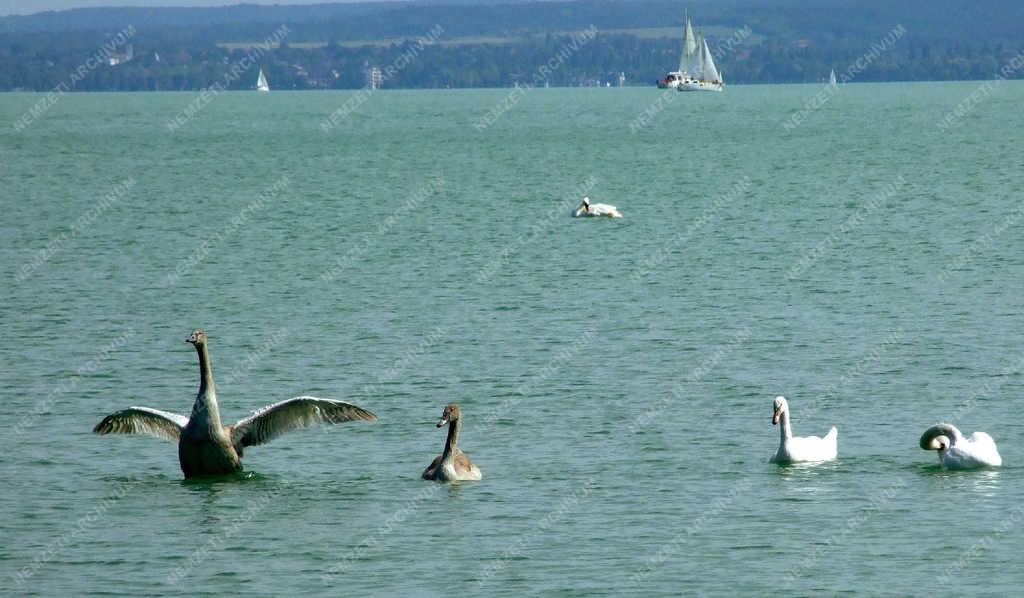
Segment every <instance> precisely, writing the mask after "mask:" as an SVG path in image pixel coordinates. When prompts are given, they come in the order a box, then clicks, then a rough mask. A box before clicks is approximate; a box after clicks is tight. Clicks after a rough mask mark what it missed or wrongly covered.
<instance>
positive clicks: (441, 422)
mask: <svg viewBox="0 0 1024 598" xmlns="http://www.w3.org/2000/svg"><path fill="white" fill-rule="evenodd" d="M446 423H448V416H447V415H442V416H441V419H439V420H437V427H438V428H440V427H441V426H443V425H445V424H446Z"/></svg>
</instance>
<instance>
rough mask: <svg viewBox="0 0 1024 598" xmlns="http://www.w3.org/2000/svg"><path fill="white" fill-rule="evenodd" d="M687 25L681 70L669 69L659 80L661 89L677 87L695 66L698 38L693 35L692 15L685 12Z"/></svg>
mask: <svg viewBox="0 0 1024 598" xmlns="http://www.w3.org/2000/svg"><path fill="white" fill-rule="evenodd" d="M684 15H685V16H684V20H685V21H686V25H685V26H684V28H683V52H682V54H680V55H679V70H675V71H669V73H668V74H667V75H665V78H664V79H661V80H660V81H658V88H659V89H675V88H678V87H679V84H680V83H682V82H683V81H685V80H686V79H689V78H690V73H689V70H690V69H691V68H693V67H694V66H695V59H696V55H697V38H696V37H695V36H694V35H693V26H692V25H691V24H690V15H689V14H686V13H684Z"/></svg>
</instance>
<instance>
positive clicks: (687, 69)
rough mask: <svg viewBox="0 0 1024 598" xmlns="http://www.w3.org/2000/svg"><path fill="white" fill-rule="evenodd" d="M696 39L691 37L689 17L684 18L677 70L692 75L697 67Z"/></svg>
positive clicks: (691, 30)
mask: <svg viewBox="0 0 1024 598" xmlns="http://www.w3.org/2000/svg"><path fill="white" fill-rule="evenodd" d="M697 61H698V56H697V38H696V37H694V35H693V26H692V25H690V17H689V16H687V17H686V33H685V35H683V55H682V56H680V57H679V70H680V71H681V72H684V73H690V74H693V73H694V72H696V70H697V67H698V62H697Z"/></svg>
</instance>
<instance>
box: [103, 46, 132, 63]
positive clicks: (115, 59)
mask: <svg viewBox="0 0 1024 598" xmlns="http://www.w3.org/2000/svg"><path fill="white" fill-rule="evenodd" d="M132 58H135V53H134V52H133V51H132V45H131V44H128V47H127V48H125V51H124V53H118V52H111V53H110V54H109V55H107V63H108V64H110V66H117V65H119V64H124V63H125V62H130V61H131V59H132Z"/></svg>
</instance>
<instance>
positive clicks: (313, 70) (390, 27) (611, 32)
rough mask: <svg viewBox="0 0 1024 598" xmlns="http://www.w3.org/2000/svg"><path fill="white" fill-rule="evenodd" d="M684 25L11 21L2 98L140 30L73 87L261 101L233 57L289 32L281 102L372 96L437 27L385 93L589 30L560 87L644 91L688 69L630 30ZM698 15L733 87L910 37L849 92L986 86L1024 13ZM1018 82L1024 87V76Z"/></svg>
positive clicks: (482, 76)
mask: <svg viewBox="0 0 1024 598" xmlns="http://www.w3.org/2000/svg"><path fill="white" fill-rule="evenodd" d="M830 5H831V6H830ZM811 7H813V9H812V8H811ZM822 7H825V8H822ZM680 9H681V6H680V5H679V4H678V2H665V1H663V0H637V1H630V2H627V1H611V0H580V1H577V2H545V3H536V4H530V5H529V6H528V7H527V6H524V5H522V4H491V5H472V6H449V5H432V4H422V3H417V4H411V5H410V4H403V5H394V4H388V3H383V4H350V5H310V6H274V7H259V6H236V7H228V8H218V9H130V8H118V9H82V10H76V11H66V12H60V13H44V14H41V15H33V16H29V17H7V18H3V19H0V90H17V89H23V90H38V91H45V90H51V89H54V88H55V87H56V86H58V85H60V84H61V83H62V82H66V81H67V79H68V77H69V74H70V73H72V72H74V71H75V70H76V69H77V68H79V66H80V65H81V64H82V62H83V61H84V60H86V59H87V58H88V57H89V56H91V55H94V54H95V52H96V50H97V48H99V47H101V46H102V45H103V44H104V43H105V42H107V41H108V40H109V38H110V36H111V35H112V34H113V33H114V32H115V31H116V30H118V29H121V28H122V27H123V26H125V25H129V24H130V25H131V26H133V27H134V28H135V30H137V33H136V34H135V36H134V37H133V39H132V40H131V59H130V60H128V61H124V62H121V63H120V64H116V65H113V66H112V65H110V64H102V65H100V66H98V67H97V68H94V69H91V70H90V72H89V73H88V76H86V77H84V78H83V79H81V80H80V81H76V82H75V85H74V88H73V90H74V91H82V90H123V91H136V90H198V89H203V88H207V87H209V86H211V85H213V84H215V83H217V82H224V81H225V80H228V79H230V80H231V83H230V86H231V87H233V88H237V89H243V88H251V87H253V85H254V84H255V80H256V70H257V69H252V70H253V72H251V73H248V74H247V75H248V76H243V77H240V78H231V77H227V74H228V73H229V72H230V71H231V68H232V66H233V65H235V64H236V63H238V62H239V61H240V60H242V59H243V57H244V56H246V54H247V52H248V51H249V48H247V47H244V46H233V45H231V44H232V43H235V44H253V43H258V42H260V41H261V40H263V39H264V38H266V37H267V35H268V34H269V33H270V32H272V31H274V30H275V29H276V28H277V27H279V26H280V25H281V24H283V23H287V27H288V30H289V31H290V34H289V35H288V36H287V38H286V39H285V40H284V42H283V43H282V44H281V45H280V46H279V47H275V48H270V49H268V50H267V51H266V52H261V53H260V59H259V64H258V66H259V67H261V68H263V70H264V72H266V74H267V77H268V78H269V79H270V83H271V86H272V87H273V88H277V89H316V88H326V89H347V88H358V87H362V86H364V85H365V84H366V83H367V73H368V72H369V70H370V69H371V68H372V67H375V66H376V67H379V68H382V69H383V68H385V67H386V66H387V65H389V64H393V63H394V62H395V61H396V60H398V58H399V57H400V56H401V55H403V53H406V52H408V50H409V48H410V46H411V45H412V44H415V43H416V39H417V38H419V37H421V36H423V35H425V34H426V33H427V32H428V31H430V30H432V28H436V27H438V26H441V27H442V28H443V31H444V35H443V36H442V37H441V38H440V39H439V40H438V41H437V42H436V43H432V44H430V45H427V46H425V47H423V48H422V50H419V51H417V52H416V58H415V60H412V61H409V62H408V64H404V65H403V67H402V68H401V69H400V70H398V72H397V73H396V74H395V75H394V76H393V77H391V78H389V79H388V80H387V81H385V83H384V87H385V88H387V87H391V88H438V87H495V86H510V85H513V84H515V83H517V82H523V81H528V80H531V79H532V78H533V75H534V73H535V72H536V71H537V69H538V68H539V67H540V65H542V64H544V63H546V62H547V61H548V60H549V59H551V57H552V56H555V55H556V53H558V52H559V50H560V49H561V48H562V47H563V46H564V45H565V44H566V43H568V42H569V41H570V39H571V33H570V32H572V31H579V30H582V29H584V28H586V27H588V26H590V25H593V26H595V27H596V29H597V30H598V35H597V36H596V37H594V38H593V39H591V40H589V41H588V42H587V43H585V44H582V45H579V47H577V48H575V49H574V51H573V52H572V54H571V56H569V57H568V58H567V59H566V60H565V61H564V62H562V63H560V64H559V66H558V68H556V69H552V70H551V73H550V75H549V76H548V81H549V82H550V84H551V85H552V86H564V85H590V84H598V83H603V82H616V81H617V79H618V74H619V73H620V72H621V73H624V74H625V76H626V81H627V84H644V85H647V84H652V83H653V82H654V81H655V79H657V78H659V77H661V76H663V75H664V74H665V72H666V71H667V70H669V69H671V68H672V67H673V66H674V65H676V64H677V63H678V60H679V52H680V40H679V39H678V38H677V37H672V38H670V37H657V36H650V34H645V33H644V32H636V34H633V33H630V32H623V31H621V30H623V29H649V28H656V27H661V28H664V27H672V28H675V29H676V30H679V29H680V27H681V23H682V19H681V15H680V14H679V13H680ZM690 14H691V15H692V16H693V17H694V19H695V21H697V25H698V26H704V27H707V28H708V30H709V35H708V41H709V45H710V46H711V47H713V48H714V47H715V46H716V42H720V41H722V40H723V39H725V38H726V37H727V36H728V35H729V32H732V31H736V30H739V29H740V28H743V27H746V28H749V30H750V31H751V32H752V35H750V36H749V37H748V38H746V39H744V40H742V41H741V42H740V43H739V44H738V45H736V46H735V47H731V46H729V47H728V48H727V51H725V52H723V53H722V54H721V55H720V56H718V57H717V59H716V62H717V63H718V66H719V68H720V69H721V70H722V71H723V72H724V75H725V78H726V81H727V82H731V83H789V82H814V81H820V80H822V79H823V78H825V77H827V75H828V72H829V70H830V69H833V68H834V69H835V70H836V71H837V73H838V72H842V71H843V70H844V69H845V68H846V67H847V66H848V65H849V64H851V63H853V62H854V61H856V60H857V58H858V57H860V56H862V55H863V54H864V53H865V52H866V51H867V50H868V49H869V47H870V44H871V43H872V42H876V41H878V39H879V38H880V37H881V36H882V35H884V34H885V33H886V32H887V31H889V30H890V29H891V28H892V27H894V26H896V25H897V24H902V25H904V26H905V28H906V30H907V34H906V35H905V36H904V37H902V38H901V39H900V40H899V41H897V42H896V43H895V44H893V46H892V47H891V48H889V49H887V50H886V51H885V52H883V53H882V54H881V55H880V56H879V57H878V58H877V59H876V60H874V61H873V62H872V64H871V65H870V67H869V68H867V69H865V70H864V71H863V72H861V73H859V74H858V76H857V77H856V79H855V80H857V81H891V80H951V79H982V78H990V77H992V76H993V75H994V74H995V73H996V72H997V71H998V70H999V68H1000V67H1002V65H1004V64H1006V63H1008V62H1009V61H1010V60H1011V59H1013V58H1014V57H1015V56H1019V55H1020V53H1021V51H1022V50H1024V40H1022V39H1021V37H1020V35H1019V32H1018V31H1016V30H1015V28H1019V23H1021V22H1024V20H1022V19H1024V3H1004V2H998V1H997V0H976V1H968V0H934V2H925V1H923V0H907V1H906V2H900V3H896V2H882V1H880V0H865V1H863V2H859V3H849V2H840V1H838V0H780V1H779V2H774V3H764V2H758V1H755V0H719V1H716V2H714V3H711V2H710V1H709V0H699V1H694V2H691V3H690ZM204 18H205V20H204ZM965 23H969V24H970V27H965V26H964V24H965ZM102 24H105V25H102ZM115 24H116V25H115ZM711 31H713V32H714V33H715V35H712V34H711V33H710V32H711ZM967 31H970V36H968V35H966V33H965V32H967ZM373 40H384V41H383V42H379V43H371V42H372V41H373ZM387 40H397V41H391V42H389V41H387ZM361 42H366V43H361ZM360 43H361V45H360ZM1011 76H1014V77H1017V78H1020V77H1024V72H1014V73H1013V75H1011Z"/></svg>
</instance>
